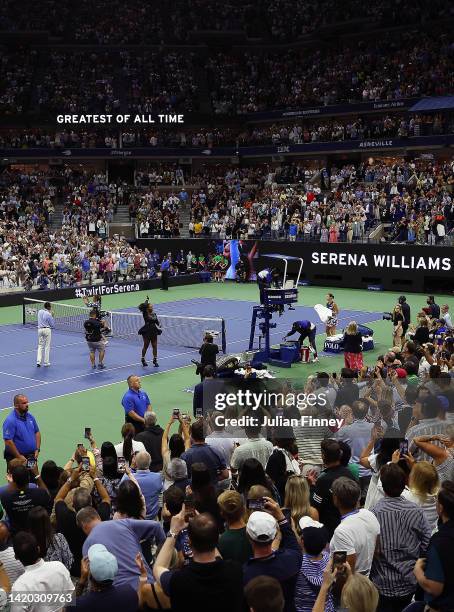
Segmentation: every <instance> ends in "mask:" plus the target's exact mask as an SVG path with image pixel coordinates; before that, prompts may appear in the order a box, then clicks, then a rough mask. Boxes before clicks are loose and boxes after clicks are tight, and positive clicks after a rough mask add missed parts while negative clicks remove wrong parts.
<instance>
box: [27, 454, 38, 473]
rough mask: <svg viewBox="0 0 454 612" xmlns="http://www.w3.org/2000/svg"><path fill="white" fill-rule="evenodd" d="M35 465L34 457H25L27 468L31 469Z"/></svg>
mask: <svg viewBox="0 0 454 612" xmlns="http://www.w3.org/2000/svg"><path fill="white" fill-rule="evenodd" d="M35 465H36V459H34V458H33V457H30V459H27V469H29V470H32V469H33V468H34V467H35Z"/></svg>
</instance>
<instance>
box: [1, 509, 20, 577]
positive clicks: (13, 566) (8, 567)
mask: <svg viewBox="0 0 454 612" xmlns="http://www.w3.org/2000/svg"><path fill="white" fill-rule="evenodd" d="M0 564H1V565H0V567H3V569H4V571H5V573H6V575H7V576H8V578H9V581H10V583H11V584H14V582H15V581H16V580H17V579H18V578H19V576H21V575H22V574H23V573H24V566H23V565H22V563H21V562H20V561H18V560H17V559H16V557H15V556H14V549H13V547H12V542H11V533H10V531H9V529H8V526H7V525H6V523H5V522H4V521H1V522H0Z"/></svg>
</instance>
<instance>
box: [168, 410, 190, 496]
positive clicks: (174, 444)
mask: <svg viewBox="0 0 454 612" xmlns="http://www.w3.org/2000/svg"><path fill="white" fill-rule="evenodd" d="M175 422H178V423H180V428H181V433H175V434H172V436H171V437H170V439H169V432H170V428H171V427H172V425H173V424H174V423H175ZM190 446H191V438H190V435H189V425H188V422H187V421H186V419H184V418H183V417H181V416H178V417H176V416H171V417H170V420H169V422H168V423H167V425H166V428H165V429H164V433H163V434H162V440H161V455H162V464H163V467H162V474H163V476H164V484H163V489H164V491H165V490H166V489H168V488H169V487H170V486H171V485H172V484H173V482H174V480H173V478H172V474H171V473H170V472H169V464H170V462H171V461H172V459H178V458H179V457H181V455H182V454H183V453H184V451H185V450H187V449H188V448H189V447H190Z"/></svg>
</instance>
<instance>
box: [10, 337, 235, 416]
mask: <svg viewBox="0 0 454 612" xmlns="http://www.w3.org/2000/svg"><path fill="white" fill-rule="evenodd" d="M239 342H241V340H240V341H239ZM182 355H194V351H186V352H184V353H176V354H175V355H167V356H165V357H160V358H159V361H163V360H164V359H173V358H174V357H181V356H182ZM137 365H141V362H140V361H136V362H135V363H127V364H125V365H121V366H116V367H114V368H105V369H104V370H94V371H93V370H91V371H89V372H86V373H85V374H78V375H77V376H69V377H67V378H59V379H58V380H43V381H39V382H40V384H39V385H28V386H27V387H21V388H20V389H8V390H6V391H0V395H3V394H5V393H12V392H13V391H22V390H24V389H35V388H36V387H42V386H43V385H52V384H54V385H55V384H59V383H61V382H67V381H70V380H76V379H77V378H85V377H86V376H96V375H97V374H101V372H114V371H115V370H122V369H124V368H132V367H133V366H137ZM188 365H189V364H188ZM181 367H184V368H186V367H188V366H181ZM165 372H170V370H165ZM0 373H1V372H0ZM163 373H164V372H156V374H163ZM5 374H7V372H5ZM12 376H14V375H12ZM146 376H149V374H146ZM30 380H38V379H35V378H32V379H30ZM118 382H121V381H118ZM114 384H116V381H113V382H110V383H108V385H114ZM102 386H105V385H98V386H95V387H88V388H87V389H82V391H90V390H92V389H98V388H99V387H102ZM63 395H70V393H64V394H63ZM53 397H63V396H62V395H58V396H53ZM53 397H49V398H46V399H52V398H53ZM40 401H41V400H40ZM0 410H6V408H2V409H0Z"/></svg>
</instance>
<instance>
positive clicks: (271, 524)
mask: <svg viewBox="0 0 454 612" xmlns="http://www.w3.org/2000/svg"><path fill="white" fill-rule="evenodd" d="M264 502H265V507H264V510H265V511H264V512H261V511H255V512H252V514H251V515H250V517H249V520H248V522H247V526H246V532H247V535H248V537H249V540H250V542H251V546H252V550H253V553H254V556H253V558H251V559H250V560H249V561H247V562H246V563H245V565H244V583H245V585H247V584H248V583H249V581H250V580H252V579H254V578H256V577H257V576H270V577H272V578H276V579H277V580H278V581H279V582H280V584H281V586H282V591H283V594H284V599H285V606H284V610H285V611H294V610H295V601H294V596H295V586H296V581H297V578H298V573H299V571H300V567H301V561H302V553H301V548H300V546H299V543H298V541H297V539H296V536H295V534H294V532H293V529H292V526H291V524H290V521H289V520H288V519H287V518H286V517H285V515H284V514H283V512H282V510H281V509H280V507H279V504H277V503H276V502H275V501H273V500H272V499H271V498H269V497H266V498H264ZM278 526H279V529H280V532H281V543H280V547H279V549H278V550H277V551H275V552H273V548H272V544H273V541H274V539H275V537H276V535H277V531H278Z"/></svg>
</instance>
